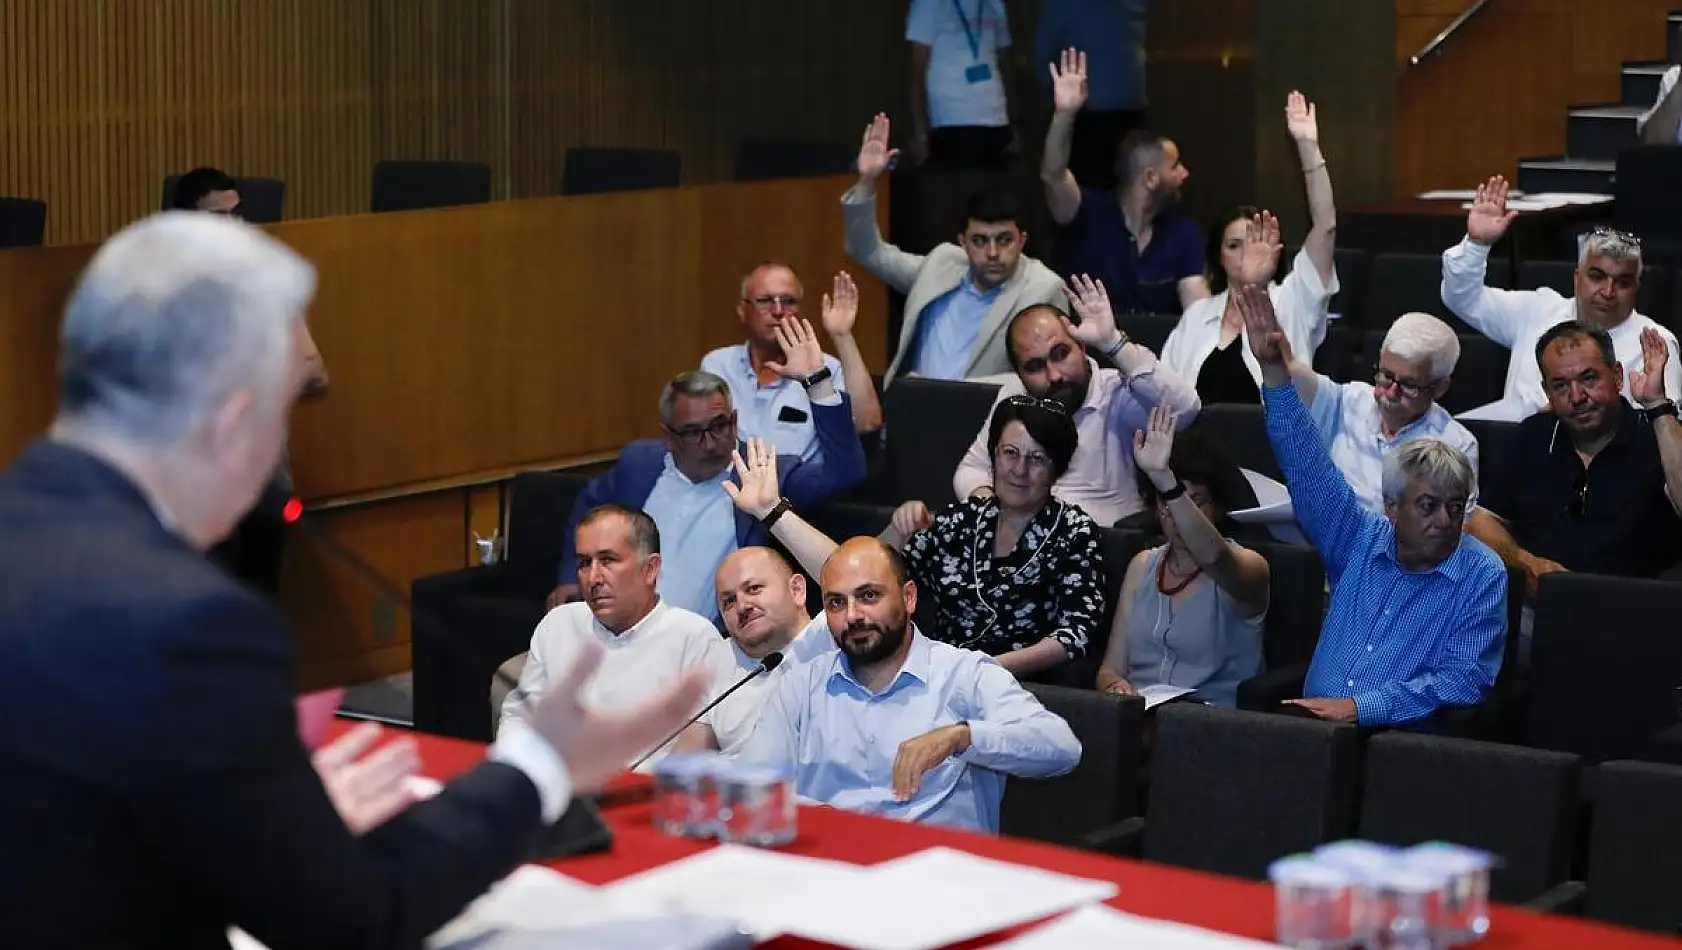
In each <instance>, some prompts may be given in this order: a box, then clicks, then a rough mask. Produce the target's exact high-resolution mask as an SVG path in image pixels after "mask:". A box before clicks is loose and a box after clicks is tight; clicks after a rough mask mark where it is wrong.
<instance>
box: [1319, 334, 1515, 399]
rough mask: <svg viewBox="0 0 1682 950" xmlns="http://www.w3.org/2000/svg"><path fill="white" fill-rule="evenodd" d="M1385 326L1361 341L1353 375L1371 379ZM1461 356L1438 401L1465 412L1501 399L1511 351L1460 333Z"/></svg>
mask: <svg viewBox="0 0 1682 950" xmlns="http://www.w3.org/2000/svg"><path fill="white" fill-rule="evenodd" d="M1387 332H1388V331H1386V330H1369V331H1367V333H1366V336H1365V337H1364V338H1363V339H1362V341H1361V352H1360V355H1359V356H1357V357H1356V358H1355V360H1354V362H1353V365H1352V367H1351V371H1350V372H1351V376H1350V378H1351V379H1355V380H1359V381H1361V382H1372V377H1373V367H1375V366H1377V365H1378V358H1379V354H1381V353H1382V352H1383V351H1384V336H1385V334H1386V333H1387ZM1459 337H1460V360H1459V361H1458V362H1457V363H1455V366H1454V377H1453V380H1452V382H1450V383H1449V387H1448V392H1446V393H1444V394H1443V398H1442V399H1440V400H1438V403H1439V404H1440V405H1441V406H1442V407H1443V408H1444V409H1447V410H1448V411H1449V412H1450V413H1458V412H1465V411H1466V410H1468V409H1475V408H1477V407H1478V406H1486V405H1488V404H1490V403H1492V402H1495V401H1496V400H1498V399H1500V398H1501V396H1502V394H1503V393H1504V392H1506V388H1507V362H1508V360H1509V359H1510V358H1511V357H1512V353H1511V351H1509V350H1508V349H1507V348H1506V347H1504V346H1502V345H1501V344H1499V343H1496V342H1495V341H1494V340H1491V339H1489V338H1488V337H1486V336H1483V335H1482V334H1478V333H1460V334H1459Z"/></svg>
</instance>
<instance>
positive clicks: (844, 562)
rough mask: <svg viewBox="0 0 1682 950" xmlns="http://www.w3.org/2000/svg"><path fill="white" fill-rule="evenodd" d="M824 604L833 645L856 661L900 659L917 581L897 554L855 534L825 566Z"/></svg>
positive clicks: (864, 663) (869, 663) (914, 606)
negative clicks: (914, 580)
mask: <svg viewBox="0 0 1682 950" xmlns="http://www.w3.org/2000/svg"><path fill="white" fill-rule="evenodd" d="M823 609H824V617H825V619H826V620H827V621H828V623H829V632H830V634H831V635H832V636H833V637H835V645H836V646H837V647H839V648H840V650H841V652H842V653H845V654H846V655H847V658H848V659H849V660H851V661H852V662H853V663H854V664H855V672H857V666H859V665H862V666H866V667H869V666H872V665H875V664H878V663H895V664H897V663H898V662H900V661H903V660H904V658H905V652H904V651H905V650H906V649H907V648H908V647H907V644H908V642H909V641H908V639H907V637H906V631H907V630H908V628H909V627H910V617H911V615H912V614H913V613H915V612H916V610H917V585H916V584H914V583H912V582H911V576H910V571H909V570H908V569H907V568H906V564H905V558H903V557H901V556H900V553H899V552H898V551H896V550H894V549H893V548H891V547H889V546H888V545H886V544H883V543H882V542H881V541H879V540H877V539H876V538H853V539H851V540H850V541H848V542H847V543H845V544H843V545H841V546H840V547H838V548H836V549H835V553H834V554H831V555H830V556H829V560H828V561H825V562H824V566H823Z"/></svg>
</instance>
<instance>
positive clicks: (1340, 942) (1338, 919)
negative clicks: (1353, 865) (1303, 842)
mask: <svg viewBox="0 0 1682 950" xmlns="http://www.w3.org/2000/svg"><path fill="white" fill-rule="evenodd" d="M1267 876H1268V879H1269V880H1271V881H1272V882H1273V892H1274V900H1275V907H1274V926H1273V930H1274V939H1275V940H1276V941H1278V942H1279V943H1281V944H1283V945H1284V946H1287V947H1293V948H1295V950H1349V948H1352V947H1356V946H1359V945H1360V943H1361V930H1360V923H1361V907H1360V889H1359V887H1358V886H1357V884H1358V881H1357V879H1356V877H1355V875H1353V874H1351V873H1349V872H1348V871H1345V870H1343V869H1342V868H1338V867H1334V866H1332V865H1329V864H1326V863H1324V862H1321V861H1320V860H1318V859H1316V858H1314V857H1313V856H1311V855H1306V854H1299V855H1292V856H1291V857H1288V858H1280V859H1279V860H1278V861H1275V862H1273V864H1272V865H1270V866H1269V867H1268V869H1267Z"/></svg>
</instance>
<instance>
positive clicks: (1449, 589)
mask: <svg viewBox="0 0 1682 950" xmlns="http://www.w3.org/2000/svg"><path fill="white" fill-rule="evenodd" d="M1262 402H1263V404H1264V405H1265V406H1266V409H1267V435H1268V439H1269V440H1270V441H1272V443H1273V454H1274V457H1275V458H1276V459H1277V460H1278V462H1279V468H1280V469H1282V470H1283V471H1284V473H1285V482H1286V484H1287V485H1288V486H1289V488H1290V490H1291V503H1292V505H1293V506H1294V507H1295V511H1296V516H1297V521H1298V523H1300V524H1301V525H1302V528H1303V530H1304V531H1305V532H1307V534H1308V536H1309V537H1310V538H1311V539H1313V541H1314V546H1315V547H1317V548H1319V549H1320V557H1321V559H1322V560H1324V561H1325V563H1326V576H1327V578H1328V579H1329V580H1330V581H1331V587H1332V597H1331V606H1330V608H1329V609H1328V610H1327V611H1326V620H1325V624H1324V625H1323V626H1322V627H1321V629H1320V643H1319V645H1318V646H1316V647H1315V648H1314V659H1313V661H1312V662H1311V663H1310V664H1309V667H1308V679H1307V681H1306V683H1305V684H1304V687H1303V694H1304V695H1305V696H1308V697H1312V698H1322V699H1337V698H1342V699H1354V700H1355V711H1356V718H1357V721H1358V722H1359V723H1360V724H1361V725H1363V726H1393V725H1398V724H1400V723H1406V722H1412V721H1415V720H1418V719H1423V718H1425V717H1426V716H1429V715H1431V714H1432V713H1434V712H1436V711H1437V709H1438V708H1439V707H1442V706H1450V705H1453V706H1470V705H1473V704H1475V703H1477V702H1480V701H1481V700H1482V699H1483V697H1484V694H1485V693H1487V692H1488V691H1489V688H1490V687H1491V686H1493V685H1495V674H1496V673H1498V672H1499V671H1500V669H1501V654H1502V649H1503V646H1504V644H1505V643H1506V632H1507V569H1506V568H1505V567H1504V566H1502V564H1501V559H1500V558H1499V557H1497V556H1496V555H1495V552H1494V551H1491V550H1490V549H1489V547H1488V546H1487V545H1485V544H1484V543H1483V542H1482V541H1479V540H1478V539H1477V538H1474V537H1472V536H1471V535H1462V536H1461V538H1460V545H1459V547H1457V548H1455V549H1454V553H1453V554H1450V555H1449V556H1448V557H1447V558H1446V559H1445V560H1444V561H1443V562H1442V563H1441V564H1438V565H1437V566H1436V567H1434V568H1432V569H1431V570H1429V571H1418V572H1415V571H1409V570H1407V569H1406V568H1404V567H1402V565H1401V563H1400V562H1398V561H1397V560H1396V530H1395V528H1394V526H1392V525H1391V524H1390V521H1389V519H1387V518H1385V517H1384V516H1383V515H1378V514H1374V513H1372V512H1370V511H1368V510H1366V508H1364V507H1363V506H1362V505H1361V501H1360V499H1359V498H1357V497H1356V496H1355V492H1354V490H1353V489H1351V488H1350V487H1349V483H1348V482H1346V481H1345V480H1344V478H1343V475H1342V473H1340V472H1339V471H1338V470H1337V467H1336V466H1334V465H1333V464H1332V461H1331V458H1330V456H1328V455H1327V454H1326V448H1325V446H1324V445H1322V444H1321V442H1320V439H1319V435H1318V433H1316V432H1315V429H1314V422H1313V420H1312V419H1311V418H1310V417H1309V414H1308V410H1307V409H1305V408H1303V405H1302V400H1301V399H1299V398H1298V397H1297V392H1296V389H1295V388H1293V387H1292V386H1289V385H1286V386H1281V387H1279V388H1277V389H1267V388H1263V389H1262Z"/></svg>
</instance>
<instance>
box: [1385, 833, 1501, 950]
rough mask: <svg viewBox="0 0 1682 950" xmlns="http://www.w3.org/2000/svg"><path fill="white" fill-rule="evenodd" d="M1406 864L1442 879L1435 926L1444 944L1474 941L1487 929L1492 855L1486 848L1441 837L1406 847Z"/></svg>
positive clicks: (1487, 931)
mask: <svg viewBox="0 0 1682 950" xmlns="http://www.w3.org/2000/svg"><path fill="white" fill-rule="evenodd" d="M1404 860H1405V861H1406V863H1407V866H1409V867H1414V868H1420V869H1422V870H1425V871H1427V872H1431V873H1435V874H1438V875H1440V876H1441V877H1442V878H1443V879H1444V884H1443V894H1442V903H1441V906H1440V907H1439V918H1438V920H1437V922H1436V930H1437V935H1438V937H1439V939H1440V940H1441V941H1442V942H1443V945H1444V946H1457V947H1458V946H1465V945H1467V944H1473V943H1477V942H1478V941H1479V940H1482V939H1483V937H1484V935H1485V934H1487V933H1489V876H1490V871H1491V870H1492V869H1493V868H1494V867H1495V858H1494V856H1492V855H1491V854H1489V852H1487V851H1479V850H1477V849H1476V848H1466V847H1461V846H1460V845H1457V844H1448V843H1446V842H1441V841H1432V842H1429V843H1426V844H1422V845H1418V846H1416V847H1413V848H1409V849H1408V851H1407V852H1406V856H1405V859H1404Z"/></svg>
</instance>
